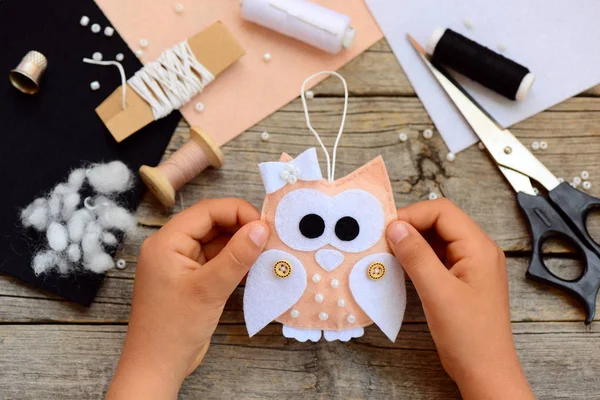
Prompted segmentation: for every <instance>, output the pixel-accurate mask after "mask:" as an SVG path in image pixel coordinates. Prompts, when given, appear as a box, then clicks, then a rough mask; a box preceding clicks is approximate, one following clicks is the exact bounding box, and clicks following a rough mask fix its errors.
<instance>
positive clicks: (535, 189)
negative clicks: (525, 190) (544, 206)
mask: <svg viewBox="0 0 600 400" xmlns="http://www.w3.org/2000/svg"><path fill="white" fill-rule="evenodd" d="M533 193H534V194H535V195H536V196H537V195H538V194H540V191H539V190H538V188H536V187H534V188H533Z"/></svg>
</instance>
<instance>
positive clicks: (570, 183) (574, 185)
mask: <svg viewBox="0 0 600 400" xmlns="http://www.w3.org/2000/svg"><path fill="white" fill-rule="evenodd" d="M569 185H571V187H573V188H575V189H577V185H576V184H574V183H573V182H569Z"/></svg>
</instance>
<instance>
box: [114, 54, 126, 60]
mask: <svg viewBox="0 0 600 400" xmlns="http://www.w3.org/2000/svg"><path fill="white" fill-rule="evenodd" d="M124 58H125V56H124V55H123V53H119V54H117V56H116V57H115V59H116V60H117V61H123V59H124Z"/></svg>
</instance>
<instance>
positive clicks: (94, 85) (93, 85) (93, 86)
mask: <svg viewBox="0 0 600 400" xmlns="http://www.w3.org/2000/svg"><path fill="white" fill-rule="evenodd" d="M90 89H92V90H98V89H100V82H98V81H94V82H92V83H90Z"/></svg>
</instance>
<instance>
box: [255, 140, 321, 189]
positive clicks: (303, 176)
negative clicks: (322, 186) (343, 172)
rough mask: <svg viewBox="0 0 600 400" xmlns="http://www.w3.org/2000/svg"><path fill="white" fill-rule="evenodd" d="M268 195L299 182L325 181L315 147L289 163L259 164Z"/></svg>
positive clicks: (272, 162)
mask: <svg viewBox="0 0 600 400" xmlns="http://www.w3.org/2000/svg"><path fill="white" fill-rule="evenodd" d="M258 169H259V170H260V174H261V176H262V180H263V184H264V185H265V191H266V192H267V194H269V193H273V192H275V191H277V190H279V189H281V188H282V187H284V186H285V185H287V184H288V183H289V184H294V183H296V182H297V181H299V180H302V181H318V180H320V179H323V175H322V174H321V167H320V166H319V160H318V159H317V150H316V149H315V148H314V147H313V148H310V149H308V150H306V151H305V152H303V153H301V154H300V155H299V156H298V157H296V158H295V159H293V160H291V161H288V162H277V161H270V162H264V163H260V164H258Z"/></svg>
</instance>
